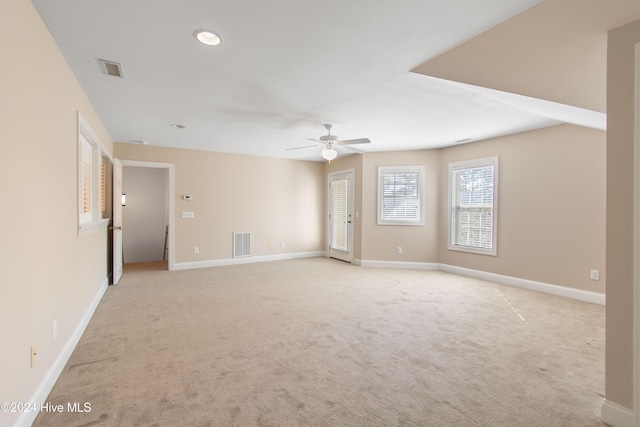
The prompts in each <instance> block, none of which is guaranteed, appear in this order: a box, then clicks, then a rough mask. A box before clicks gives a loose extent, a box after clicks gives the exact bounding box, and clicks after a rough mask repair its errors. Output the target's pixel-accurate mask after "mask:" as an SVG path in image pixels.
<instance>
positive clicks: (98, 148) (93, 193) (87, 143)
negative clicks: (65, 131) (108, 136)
mask: <svg viewBox="0 0 640 427" xmlns="http://www.w3.org/2000/svg"><path fill="white" fill-rule="evenodd" d="M109 158H110V156H107V154H106V151H105V149H104V146H103V144H102V142H101V141H100V139H99V138H98V136H97V135H96V134H95V132H93V130H92V129H91V127H90V126H89V124H88V123H87V121H86V120H85V119H84V118H83V117H82V115H81V114H80V113H78V190H77V191H78V236H83V235H85V234H87V233H90V232H92V231H93V230H98V229H100V228H99V226H101V225H105V224H106V223H107V221H106V220H105V218H104V216H106V215H107V209H108V208H109V201H108V200H107V191H109V187H108V183H107V179H108V173H109V170H108V168H109V165H108V162H109Z"/></svg>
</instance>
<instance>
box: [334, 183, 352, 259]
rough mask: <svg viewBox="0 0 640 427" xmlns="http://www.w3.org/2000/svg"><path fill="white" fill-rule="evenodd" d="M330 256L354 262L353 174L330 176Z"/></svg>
mask: <svg viewBox="0 0 640 427" xmlns="http://www.w3.org/2000/svg"><path fill="white" fill-rule="evenodd" d="M329 256H330V257H331V258H336V259H340V260H342V261H347V262H353V172H352V171H347V172H335V173H331V174H329Z"/></svg>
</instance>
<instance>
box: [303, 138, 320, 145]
mask: <svg viewBox="0 0 640 427" xmlns="http://www.w3.org/2000/svg"><path fill="white" fill-rule="evenodd" d="M307 141H315V142H318V143H320V144H324V141H320V140H319V139H315V138H307Z"/></svg>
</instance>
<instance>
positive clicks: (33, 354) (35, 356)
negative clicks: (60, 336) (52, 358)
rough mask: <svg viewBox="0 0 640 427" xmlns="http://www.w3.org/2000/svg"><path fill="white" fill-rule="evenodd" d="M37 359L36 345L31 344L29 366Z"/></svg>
mask: <svg viewBox="0 0 640 427" xmlns="http://www.w3.org/2000/svg"><path fill="white" fill-rule="evenodd" d="M37 360H38V346H36V345H35V344H32V345H31V367H32V368H33V367H34V366H35V365H36V361H37Z"/></svg>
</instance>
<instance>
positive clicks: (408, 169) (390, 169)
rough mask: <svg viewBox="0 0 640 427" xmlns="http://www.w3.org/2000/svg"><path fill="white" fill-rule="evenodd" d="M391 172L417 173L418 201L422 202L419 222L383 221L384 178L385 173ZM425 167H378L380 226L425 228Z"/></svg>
mask: <svg viewBox="0 0 640 427" xmlns="http://www.w3.org/2000/svg"><path fill="white" fill-rule="evenodd" d="M389 172H400V173H406V172H417V173H418V183H419V189H418V192H419V195H418V200H419V202H420V206H419V209H420V218H419V219H418V220H383V219H382V200H383V195H382V176H383V174H384V173H389ZM424 175H425V168H424V165H417V166H378V225H409V226H423V225H424Z"/></svg>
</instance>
